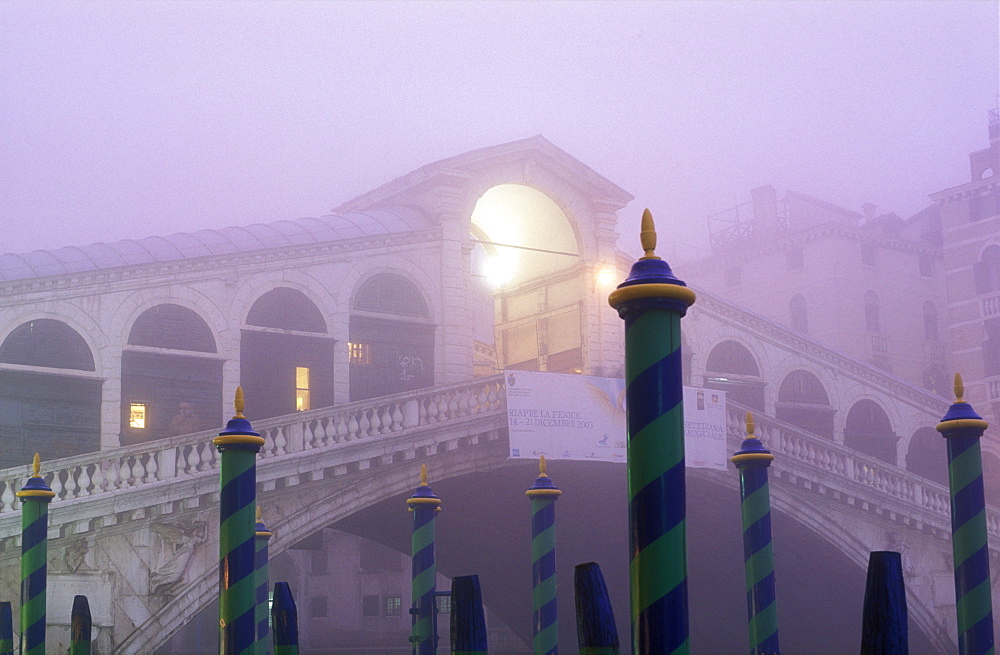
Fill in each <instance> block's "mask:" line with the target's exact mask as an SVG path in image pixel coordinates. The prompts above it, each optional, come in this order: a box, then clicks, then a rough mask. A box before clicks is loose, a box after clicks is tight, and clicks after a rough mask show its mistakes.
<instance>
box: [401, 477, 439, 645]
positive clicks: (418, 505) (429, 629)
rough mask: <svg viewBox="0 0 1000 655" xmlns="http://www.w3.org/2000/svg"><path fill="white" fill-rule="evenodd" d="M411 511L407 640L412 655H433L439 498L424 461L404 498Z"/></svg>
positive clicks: (434, 643)
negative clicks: (417, 480)
mask: <svg viewBox="0 0 1000 655" xmlns="http://www.w3.org/2000/svg"><path fill="white" fill-rule="evenodd" d="M406 505H407V507H408V509H409V511H410V512H412V513H413V538H412V542H411V544H412V551H411V552H412V556H413V560H412V561H413V568H412V573H413V583H412V587H411V589H410V598H411V607H410V614H411V615H412V616H413V633H412V634H411V636H410V643H411V644H412V645H413V647H412V652H413V655H434V654H435V653H436V652H437V643H436V641H437V639H436V635H435V633H436V630H435V629H434V592H435V591H436V589H435V583H436V578H437V568H436V567H435V564H434V517H435V515H436V514H437V513H438V512H439V511H441V499H440V498H438V497H437V496H435V495H434V492H433V491H431V488H430V487H429V486H428V485H427V465H426V464H422V465H421V466H420V486H418V487H417V489H416V491H414V492H413V496H411V497H410V498H407V499H406Z"/></svg>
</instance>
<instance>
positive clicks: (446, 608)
mask: <svg viewBox="0 0 1000 655" xmlns="http://www.w3.org/2000/svg"><path fill="white" fill-rule="evenodd" d="M434 603H435V605H436V606H437V613H438V614H451V596H435V597H434Z"/></svg>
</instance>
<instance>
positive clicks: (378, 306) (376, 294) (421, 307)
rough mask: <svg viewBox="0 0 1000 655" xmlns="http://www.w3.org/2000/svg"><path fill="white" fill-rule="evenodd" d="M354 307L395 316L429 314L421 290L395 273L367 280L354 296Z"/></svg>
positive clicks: (421, 316)
mask: <svg viewBox="0 0 1000 655" xmlns="http://www.w3.org/2000/svg"><path fill="white" fill-rule="evenodd" d="M353 309H355V310H359V311H364V312H375V313H377V314H392V315H395V316H414V317H420V318H426V317H427V316H428V312H427V303H426V302H424V297H423V296H422V295H421V294H420V290H419V289H417V287H416V286H414V284H413V283H412V282H410V281H409V280H407V279H406V278H405V277H403V276H402V275H396V274H395V273H379V274H378V275H373V276H371V277H370V278H368V279H367V280H365V282H364V283H363V284H362V285H361V287H360V288H359V289H358V293H357V294H356V295H355V297H354V307H353Z"/></svg>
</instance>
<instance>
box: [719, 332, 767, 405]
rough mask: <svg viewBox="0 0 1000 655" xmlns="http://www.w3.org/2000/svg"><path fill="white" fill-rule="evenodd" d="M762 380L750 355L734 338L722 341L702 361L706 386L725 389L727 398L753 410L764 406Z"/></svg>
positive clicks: (755, 362) (758, 369) (763, 384)
mask: <svg viewBox="0 0 1000 655" xmlns="http://www.w3.org/2000/svg"><path fill="white" fill-rule="evenodd" d="M765 384H766V383H765V382H764V380H762V379H761V377H760V368H759V367H758V366H757V360H756V359H754V356H753V354H752V353H751V352H750V351H749V350H747V348H746V346H744V345H743V344H741V343H738V342H736V341H723V342H722V343H720V344H719V345H717V346H716V347H715V348H713V349H712V352H711V353H709V355H708V360H707V361H706V362H705V387H706V388H709V389H718V390H720V391H725V392H726V397H727V399H729V400H733V401H735V402H737V403H740V404H742V405H746V406H747V407H752V408H753V409H757V410H763V409H764V386H765Z"/></svg>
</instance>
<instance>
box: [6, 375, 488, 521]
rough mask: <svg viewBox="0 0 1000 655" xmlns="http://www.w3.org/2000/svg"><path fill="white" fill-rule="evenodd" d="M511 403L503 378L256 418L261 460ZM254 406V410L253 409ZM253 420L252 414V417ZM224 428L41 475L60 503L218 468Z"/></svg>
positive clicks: (20, 470) (14, 473) (12, 472)
mask: <svg viewBox="0 0 1000 655" xmlns="http://www.w3.org/2000/svg"><path fill="white" fill-rule="evenodd" d="M505 402H506V399H505V396H504V393H503V376H502V375H495V376H491V377H485V378H478V379H476V380H473V381H470V382H463V383H459V384H452V385H446V386H440V387H431V388H428V389H423V390H418V391H413V392H409V393H404V394H397V395H395V396H386V397H382V398H377V399H372V400H366V401H360V402H354V403H350V404H347V405H339V406H334V407H324V408H321V409H316V410H311V411H307V412H299V413H296V414H292V415H288V416H282V417H278V418H273V419H263V420H259V421H254V428H255V429H256V430H257V431H258V432H259V433H260V435H261V436H262V437H264V446H263V448H262V449H261V455H260V456H261V458H262V459H264V460H267V459H272V458H280V457H282V456H285V455H290V454H297V453H302V452H303V451H309V450H313V449H320V448H330V447H333V446H335V445H336V444H340V443H345V442H352V441H358V440H363V439H377V438H379V437H382V436H385V435H395V434H398V433H401V432H403V431H404V430H411V429H421V428H427V427H429V426H433V425H435V424H443V423H446V422H450V421H453V420H461V419H467V418H469V417H475V416H480V415H487V414H496V413H497V412H498V411H500V410H502V408H503V407H504V405H505ZM251 409H252V408H251ZM251 418H252V417H251ZM217 434H218V430H215V431H205V432H197V433H193V434H187V435H182V436H179V437H171V438H169V439H162V440H157V441H151V442H149V443H146V444H140V445H136V446H129V447H125V448H118V449H114V450H107V451H103V452H98V453H88V454H86V455H78V456H75V457H67V458H63V459H58V460H51V461H47V462H43V466H42V470H43V476H44V477H45V480H46V482H48V484H49V486H50V487H52V491H53V492H55V494H56V497H55V500H57V501H67V500H74V499H82V498H87V497H92V496H97V495H101V494H107V493H123V492H131V491H139V490H140V489H143V488H146V489H151V488H152V487H153V485H158V484H169V483H171V482H175V481H179V480H183V479H186V478H190V477H192V476H195V475H198V474H201V473H203V472H205V471H209V470H211V469H215V468H217V467H218V463H219V455H218V452H217V450H216V449H215V447H214V446H213V445H212V439H213V437H215V436H216V435H217ZM29 468H30V467H29V466H28V465H26V466H24V467H16V468H9V469H6V470H3V471H0V515H2V514H6V513H11V512H15V511H18V510H19V509H20V503H19V501H18V500H17V497H16V496H15V493H16V492H17V491H18V490H19V489H20V488H21V487H22V486H24V482H25V480H26V479H27V477H28V475H30V472H29Z"/></svg>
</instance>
